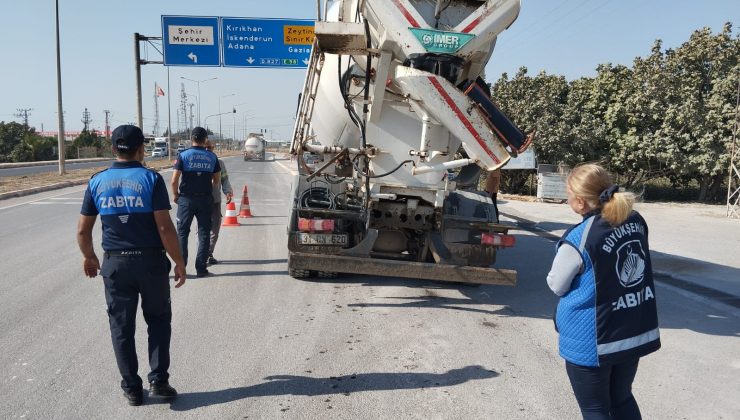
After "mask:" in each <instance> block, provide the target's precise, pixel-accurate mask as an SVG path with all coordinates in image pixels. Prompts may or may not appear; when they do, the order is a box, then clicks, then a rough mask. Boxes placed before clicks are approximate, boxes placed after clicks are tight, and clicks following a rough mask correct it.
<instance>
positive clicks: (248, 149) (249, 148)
mask: <svg viewBox="0 0 740 420" xmlns="http://www.w3.org/2000/svg"><path fill="white" fill-rule="evenodd" d="M247 160H265V139H264V138H263V137H262V134H260V133H250V134H249V136H248V137H247V141H245V142H244V161H247Z"/></svg>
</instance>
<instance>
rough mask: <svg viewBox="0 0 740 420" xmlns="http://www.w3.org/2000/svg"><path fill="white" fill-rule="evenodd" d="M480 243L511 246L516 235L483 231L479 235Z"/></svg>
mask: <svg viewBox="0 0 740 420" xmlns="http://www.w3.org/2000/svg"><path fill="white" fill-rule="evenodd" d="M480 243H481V245H488V246H499V247H506V248H508V247H512V246H514V244H515V243H516V237H514V236H512V235H502V234H500V233H483V234H481V235H480Z"/></svg>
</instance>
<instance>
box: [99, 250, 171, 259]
mask: <svg viewBox="0 0 740 420" xmlns="http://www.w3.org/2000/svg"><path fill="white" fill-rule="evenodd" d="M158 255H164V248H146V249H117V250H115V251H106V252H105V256H106V257H107V258H110V257H156V256H158Z"/></svg>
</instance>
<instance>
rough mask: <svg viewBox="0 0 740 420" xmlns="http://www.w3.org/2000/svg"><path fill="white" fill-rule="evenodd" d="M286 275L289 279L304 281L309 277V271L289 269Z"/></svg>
mask: <svg viewBox="0 0 740 420" xmlns="http://www.w3.org/2000/svg"><path fill="white" fill-rule="evenodd" d="M288 275H289V276H290V277H293V278H294V279H306V278H309V277H311V271H309V270H300V269H297V268H289V269H288Z"/></svg>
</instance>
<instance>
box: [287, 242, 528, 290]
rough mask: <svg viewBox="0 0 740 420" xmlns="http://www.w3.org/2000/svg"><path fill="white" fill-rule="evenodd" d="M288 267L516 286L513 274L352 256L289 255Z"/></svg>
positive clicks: (299, 253)
mask: <svg viewBox="0 0 740 420" xmlns="http://www.w3.org/2000/svg"><path fill="white" fill-rule="evenodd" d="M288 258H289V260H288V265H289V267H290V268H291V269H295V270H314V271H321V272H337V273H347V272H351V273H352V274H365V275H371V276H382V277H404V278H410V279H419V280H439V281H449V282H454V283H474V284H493V285H497V286H516V281H517V273H516V270H502V269H498V268H491V267H470V266H457V265H450V264H436V263H422V262H411V261H398V260H390V259H379V258H357V257H354V256H342V255H327V254H313V253H306V252H294V251H291V252H290V253H289V257H288Z"/></svg>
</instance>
